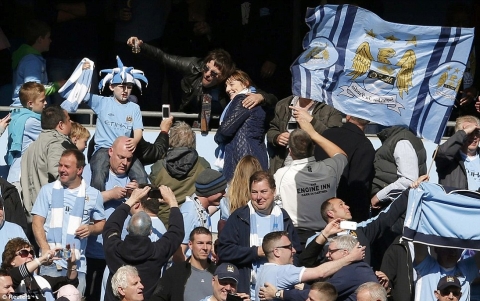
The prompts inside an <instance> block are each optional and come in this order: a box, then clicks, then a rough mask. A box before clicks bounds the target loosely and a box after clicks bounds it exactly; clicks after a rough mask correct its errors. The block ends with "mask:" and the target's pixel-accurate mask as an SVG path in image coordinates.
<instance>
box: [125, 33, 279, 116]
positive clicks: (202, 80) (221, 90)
mask: <svg viewBox="0 0 480 301" xmlns="http://www.w3.org/2000/svg"><path fill="white" fill-rule="evenodd" d="M127 44H128V45H130V46H133V45H135V44H136V45H137V46H139V47H140V49H141V53H142V54H145V55H147V56H148V57H151V58H152V59H154V60H158V61H161V62H162V63H164V64H165V66H166V67H167V68H170V69H172V70H175V71H177V72H179V73H181V74H182V75H183V79H182V81H181V87H182V100H181V104H180V107H179V110H180V111H182V112H185V113H200V112H201V110H202V97H203V95H205V94H208V95H210V96H211V99H212V101H211V105H212V106H211V114H212V115H220V114H221V113H222V111H223V109H224V108H225V107H226V105H227V103H228V102H229V97H228V96H227V94H226V92H225V85H224V82H225V80H226V79H227V78H228V77H229V76H230V74H231V73H232V72H233V71H234V70H235V63H234V62H233V61H232V58H231V57H230V54H229V53H228V52H226V51H225V50H223V49H217V50H213V51H211V52H210V53H209V54H208V55H207V57H206V58H205V59H201V58H195V57H179V56H175V55H170V54H167V53H164V52H163V51H162V50H160V49H159V48H156V47H153V46H151V45H148V44H145V43H143V41H142V40H139V39H138V38H136V37H131V38H130V39H128V41H127ZM256 88H257V93H254V94H250V95H249V96H248V97H247V98H245V100H244V101H243V105H244V107H246V108H249V109H251V108H253V107H255V106H257V105H259V104H262V105H267V106H269V107H271V108H274V107H275V104H276V103H277V101H278V99H277V98H276V97H275V96H274V95H273V94H268V93H265V92H263V91H261V90H260V89H258V87H256Z"/></svg>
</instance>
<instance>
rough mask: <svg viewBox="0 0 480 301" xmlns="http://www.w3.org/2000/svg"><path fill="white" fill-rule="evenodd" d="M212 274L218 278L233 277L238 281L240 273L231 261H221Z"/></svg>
mask: <svg viewBox="0 0 480 301" xmlns="http://www.w3.org/2000/svg"><path fill="white" fill-rule="evenodd" d="M213 275H214V276H217V277H218V279H233V280H235V281H236V282H237V283H238V278H240V273H239V272H238V269H237V267H236V266H234V265H233V264H231V263H222V264H221V265H219V266H218V267H217V269H216V270H215V273H214V274H213Z"/></svg>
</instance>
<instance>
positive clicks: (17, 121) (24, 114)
mask: <svg viewBox="0 0 480 301" xmlns="http://www.w3.org/2000/svg"><path fill="white" fill-rule="evenodd" d="M18 95H19V98H20V102H21V104H22V106H23V107H22V108H15V109H12V111H11V113H10V114H11V118H12V120H11V122H10V124H9V126H8V144H7V154H6V156H5V162H7V165H9V166H10V170H9V172H8V177H7V181H8V182H10V183H12V184H13V185H15V186H16V187H17V189H19V188H20V167H21V158H22V155H23V153H24V152H25V150H26V149H27V147H28V146H29V145H30V143H32V142H33V141H35V140H37V138H38V135H40V132H41V131H42V126H41V124H40V120H41V115H42V111H43V109H44V108H45V105H46V104H47V101H46V96H45V87H44V86H43V85H41V84H39V83H35V82H28V83H25V84H23V85H22V86H21V88H20V90H19V93H18ZM18 191H19V193H20V191H21V190H20V189H19V190H18Z"/></svg>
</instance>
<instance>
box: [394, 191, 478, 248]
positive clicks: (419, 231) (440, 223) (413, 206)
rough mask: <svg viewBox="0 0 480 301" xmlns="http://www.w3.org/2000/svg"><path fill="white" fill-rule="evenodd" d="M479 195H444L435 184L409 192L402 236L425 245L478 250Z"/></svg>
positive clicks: (451, 193)
mask: <svg viewBox="0 0 480 301" xmlns="http://www.w3.org/2000/svg"><path fill="white" fill-rule="evenodd" d="M479 216H480V194H478V193H476V192H473V191H467V190H456V191H452V192H450V193H446V192H445V189H444V188H443V187H442V186H441V185H438V184H433V183H422V184H421V185H420V187H418V188H417V189H411V190H410V193H409V196H408V208H407V213H406V217H405V224H404V228H403V237H404V238H406V239H407V240H413V241H414V242H419V243H423V244H427V245H433V246H440V247H452V248H461V249H472V250H480V231H479V229H480V218H479Z"/></svg>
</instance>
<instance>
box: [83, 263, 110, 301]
mask: <svg viewBox="0 0 480 301" xmlns="http://www.w3.org/2000/svg"><path fill="white" fill-rule="evenodd" d="M106 266H107V262H106V261H105V259H96V258H89V257H87V275H86V282H87V284H86V289H85V299H86V301H98V300H100V294H101V292H102V277H103V272H104V271H105V267H106Z"/></svg>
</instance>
